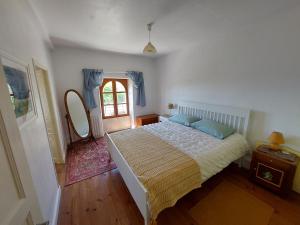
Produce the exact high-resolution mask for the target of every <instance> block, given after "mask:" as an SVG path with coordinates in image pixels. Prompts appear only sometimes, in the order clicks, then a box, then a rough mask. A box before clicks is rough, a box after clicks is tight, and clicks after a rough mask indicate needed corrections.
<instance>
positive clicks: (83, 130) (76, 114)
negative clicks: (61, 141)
mask: <svg viewBox="0 0 300 225" xmlns="http://www.w3.org/2000/svg"><path fill="white" fill-rule="evenodd" d="M65 105H66V110H67V113H68V114H69V117H70V122H71V125H72V128H73V130H74V132H75V133H76V134H77V135H78V136H79V137H81V138H86V137H88V136H89V134H90V124H89V120H88V115H87V113H88V112H87V110H86V108H85V105H84V104H83V100H82V97H81V96H80V94H79V93H78V92H77V91H75V90H68V91H67V92H66V94H65Z"/></svg>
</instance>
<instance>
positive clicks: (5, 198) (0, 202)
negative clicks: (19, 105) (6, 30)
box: [0, 65, 42, 225]
mask: <svg viewBox="0 0 300 225" xmlns="http://www.w3.org/2000/svg"><path fill="white" fill-rule="evenodd" d="M33 220H34V222H35V223H36V222H41V221H42V215H41V211H40V208H39V205H38V200H37V196H36V193H35V189H34V187H33V181H32V178H31V175H30V170H29V166H28V163H27V160H26V155H25V151H24V147H23V143H22V139H21V135H20V132H19V128H18V125H17V121H16V117H15V113H14V110H13V107H12V104H11V101H10V96H9V91H8V88H7V85H6V80H5V77H4V73H3V69H2V67H1V65H0V224H1V225H16V224H18V225H19V224H20V225H33V224H34V223H33Z"/></svg>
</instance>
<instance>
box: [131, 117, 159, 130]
mask: <svg viewBox="0 0 300 225" xmlns="http://www.w3.org/2000/svg"><path fill="white" fill-rule="evenodd" d="M158 122H159V120H158V115H157V114H149V115H143V116H137V117H136V126H137V127H140V126H144V125H148V124H151V123H158Z"/></svg>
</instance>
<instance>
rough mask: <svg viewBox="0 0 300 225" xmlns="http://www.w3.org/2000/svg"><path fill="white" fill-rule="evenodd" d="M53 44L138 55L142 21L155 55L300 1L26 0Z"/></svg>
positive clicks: (219, 34) (226, 31)
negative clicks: (151, 26) (148, 30)
mask: <svg viewBox="0 0 300 225" xmlns="http://www.w3.org/2000/svg"><path fill="white" fill-rule="evenodd" d="M31 3H32V4H33V6H34V8H35V9H36V10H35V11H36V13H37V14H38V17H39V18H40V20H41V23H42V24H43V25H44V26H45V28H46V30H47V31H48V33H49V36H50V39H51V41H52V43H53V44H54V46H56V45H57V46H60V45H67V46H82V47H88V48H95V49H101V50H108V51H116V52H124V53H132V54H141V53H142V50H143V47H144V46H145V44H146V43H147V39H148V33H147V30H146V24H147V23H149V22H151V21H154V22H155V24H154V26H153V31H152V35H151V36H152V38H151V39H152V43H153V44H154V45H155V46H156V48H157V50H158V51H159V53H160V54H163V53H168V52H171V51H174V50H178V49H180V48H183V47H185V46H188V45H195V44H201V43H205V41H207V40H211V39H214V38H220V37H223V36H224V35H227V34H230V33H232V32H234V31H236V30H237V29H240V28H241V27H244V26H248V25H251V24H253V23H259V21H261V20H263V19H266V18H268V17H270V16H272V14H274V13H278V12H279V11H283V10H288V9H290V8H293V7H295V6H296V5H297V4H299V3H300V0H31Z"/></svg>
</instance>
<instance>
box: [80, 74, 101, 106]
mask: <svg viewBox="0 0 300 225" xmlns="http://www.w3.org/2000/svg"><path fill="white" fill-rule="evenodd" d="M82 73H83V78H84V85H83V98H84V101H85V104H86V106H87V107H88V108H89V109H93V108H96V107H97V104H96V101H95V98H94V89H95V88H96V87H99V86H101V84H102V80H103V79H102V76H103V70H95V69H83V70H82Z"/></svg>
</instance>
